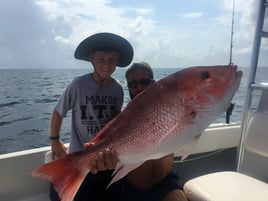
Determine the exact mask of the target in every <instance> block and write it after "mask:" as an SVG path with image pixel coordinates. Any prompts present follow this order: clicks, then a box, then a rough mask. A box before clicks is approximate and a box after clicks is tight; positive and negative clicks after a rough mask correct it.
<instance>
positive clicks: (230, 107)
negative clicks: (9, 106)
mask: <svg viewBox="0 0 268 201" xmlns="http://www.w3.org/2000/svg"><path fill="white" fill-rule="evenodd" d="M234 10H235V0H233V12H232V27H231V43H230V60H229V65H233V61H232V57H233V47H234V45H233V37H234ZM234 106H235V103H230V106H229V107H228V109H227V111H226V117H225V123H227V124H229V123H230V116H231V115H232V112H233V109H234Z"/></svg>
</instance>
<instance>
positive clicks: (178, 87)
mask: <svg viewBox="0 0 268 201" xmlns="http://www.w3.org/2000/svg"><path fill="white" fill-rule="evenodd" d="M241 77H242V72H241V71H237V66H232V65H228V66H208V67H204V66H201V67H190V68H186V69H183V70H181V71H178V72H176V73H174V74H171V75H169V76H167V77H165V78H163V79H161V80H159V81H157V82H155V83H154V84H152V85H151V86H149V87H148V88H147V89H145V90H144V91H143V92H141V93H140V94H139V95H138V96H136V97H135V98H134V99H133V100H132V101H131V102H129V104H128V105H127V107H126V108H125V109H124V110H123V111H122V112H121V113H120V114H119V115H118V116H116V117H115V118H114V119H113V120H112V121H110V122H109V123H108V124H107V125H106V126H105V127H104V128H103V129H102V130H101V131H100V132H99V133H98V134H97V135H96V137H94V138H93V139H92V140H91V141H90V143H94V144H95V145H94V146H92V147H90V148H87V149H85V150H83V151H79V152H75V153H71V154H68V155H67V156H65V157H62V158H60V159H57V160H55V161H52V162H50V163H47V164H44V165H42V166H41V167H38V168H36V169H34V170H33V171H32V175H33V176H35V177H42V178H44V179H47V180H49V181H50V182H52V183H53V184H54V187H55V189H56V190H57V192H58V193H59V196H60V197H61V199H62V200H63V201H71V200H73V198H74V196H75V194H76V192H77V190H78V189H79V187H80V185H81V183H82V181H83V180H84V178H85V176H86V175H87V174H88V173H89V172H90V169H89V167H90V164H91V163H92V161H93V160H94V159H95V158H96V157H97V153H99V152H100V151H104V150H105V149H107V148H108V149H111V150H115V151H116V152H117V154H118V158H119V162H118V163H117V166H116V169H115V170H114V176H113V179H112V181H111V182H110V184H109V185H111V184H112V183H114V182H116V181H117V180H119V179H121V178H122V177H124V176H125V175H127V174H128V173H129V172H130V171H132V170H133V169H135V168H137V167H138V166H139V165H141V164H142V163H143V162H145V161H146V160H150V159H158V158H161V157H163V156H166V155H168V154H170V153H174V152H176V153H180V154H181V156H182V158H183V159H184V158H185V157H187V156H188V155H189V154H190V153H191V151H192V150H193V148H194V147H195V144H196V143H197V141H198V138H199V137H200V135H201V134H202V132H203V131H204V130H205V129H206V128H207V127H208V126H209V125H210V124H211V123H213V122H214V121H215V120H216V118H218V117H219V116H220V115H221V114H222V113H223V112H224V111H226V109H227V108H228V106H229V104H230V101H231V99H232V98H233V96H234V94H235V92H236V90H237V89H238V87H239V84H240V80H241Z"/></svg>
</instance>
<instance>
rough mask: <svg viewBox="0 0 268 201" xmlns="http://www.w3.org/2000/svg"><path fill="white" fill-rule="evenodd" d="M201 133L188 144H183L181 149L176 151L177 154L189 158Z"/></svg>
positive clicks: (182, 158)
mask: <svg viewBox="0 0 268 201" xmlns="http://www.w3.org/2000/svg"><path fill="white" fill-rule="evenodd" d="M200 136H201V134H200V135H197V136H195V137H194V138H193V139H192V140H191V141H190V142H189V143H188V144H186V145H184V146H182V147H181V148H180V149H178V150H176V151H175V155H179V156H181V160H184V159H185V158H187V157H188V156H189V155H190V154H191V153H192V152H193V150H194V148H195V146H196V144H197V142H198V140H199V138H200Z"/></svg>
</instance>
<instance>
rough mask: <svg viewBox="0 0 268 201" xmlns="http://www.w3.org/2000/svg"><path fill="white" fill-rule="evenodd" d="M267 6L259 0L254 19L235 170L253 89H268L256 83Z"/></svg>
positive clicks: (245, 130) (244, 133)
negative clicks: (253, 32)
mask: <svg viewBox="0 0 268 201" xmlns="http://www.w3.org/2000/svg"><path fill="white" fill-rule="evenodd" d="M267 7H268V2H267V0H260V2H259V8H258V17H257V21H256V28H255V35H254V42H253V48H252V56H251V62H250V73H249V77H248V85H247V88H248V90H247V96H246V101H245V107H244V115H243V121H242V128H241V139H240V146H239V149H238V154H237V171H240V167H241V163H242V160H243V153H244V151H245V146H244V145H245V137H246V133H247V129H248V128H247V125H248V123H249V119H250V115H251V110H250V108H251V103H252V94H253V91H254V90H261V91H265V90H268V83H258V82H256V72H257V68H258V60H259V53H260V48H261V42H262V39H263V38H268V32H267V31H264V30H263V29H264V19H265V12H266V8H267Z"/></svg>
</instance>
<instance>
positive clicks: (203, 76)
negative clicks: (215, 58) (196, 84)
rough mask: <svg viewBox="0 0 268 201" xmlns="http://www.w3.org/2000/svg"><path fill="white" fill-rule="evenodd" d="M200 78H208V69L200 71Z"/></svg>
mask: <svg viewBox="0 0 268 201" xmlns="http://www.w3.org/2000/svg"><path fill="white" fill-rule="evenodd" d="M201 78H202V79H204V80H206V79H208V78H210V73H209V72H208V71H204V72H202V74H201Z"/></svg>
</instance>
